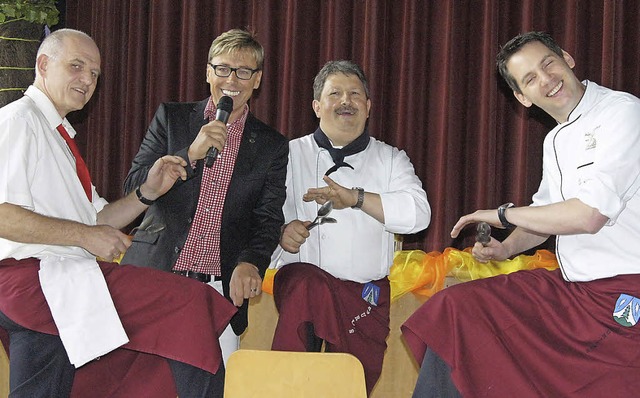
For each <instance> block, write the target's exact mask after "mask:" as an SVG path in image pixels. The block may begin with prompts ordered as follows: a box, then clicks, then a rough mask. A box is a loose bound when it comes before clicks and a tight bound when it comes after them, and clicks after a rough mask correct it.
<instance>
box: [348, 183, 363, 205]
mask: <svg viewBox="0 0 640 398" xmlns="http://www.w3.org/2000/svg"><path fill="white" fill-rule="evenodd" d="M351 189H357V190H358V201H357V202H356V204H355V205H353V206H351V208H352V209H361V208H362V204H363V203H364V189H363V188H360V187H353V188H351Z"/></svg>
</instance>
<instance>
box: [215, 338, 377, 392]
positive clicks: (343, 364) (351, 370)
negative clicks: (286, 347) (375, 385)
mask: <svg viewBox="0 0 640 398" xmlns="http://www.w3.org/2000/svg"><path fill="white" fill-rule="evenodd" d="M224 396H225V398H240V397H241V398H251V397H261V398H262V397H279V398H287V397H292V398H293V397H295V398H315V397H318V398H320V397H321V398H360V397H362V398H366V397H367V392H366V387H365V381H364V370H363V368H362V364H361V363H360V361H359V360H358V359H357V358H356V357H354V356H353V355H351V354H346V353H324V352H285V351H263V350H244V349H241V350H238V351H236V352H234V353H233V354H231V356H230V357H229V360H228V362H227V365H226V377H225V387H224Z"/></svg>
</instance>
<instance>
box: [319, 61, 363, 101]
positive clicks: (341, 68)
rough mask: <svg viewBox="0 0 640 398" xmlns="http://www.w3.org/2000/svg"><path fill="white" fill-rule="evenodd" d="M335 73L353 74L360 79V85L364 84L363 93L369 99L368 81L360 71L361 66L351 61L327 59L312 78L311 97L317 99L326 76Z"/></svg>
mask: <svg viewBox="0 0 640 398" xmlns="http://www.w3.org/2000/svg"><path fill="white" fill-rule="evenodd" d="M336 73H342V74H344V75H347V76H349V75H355V76H357V77H358V79H360V81H361V82H362V85H363V86H364V93H365V95H366V96H367V99H369V83H367V78H366V77H365V75H364V72H363V71H362V68H360V66H358V64H356V63H355V62H353V61H346V60H340V61H329V62H327V63H326V64H324V66H323V67H322V69H320V72H318V74H317V75H316V77H315V79H313V99H314V100H317V101H319V100H320V96H321V94H322V89H323V88H324V83H325V82H326V81H327V78H328V77H329V76H331V75H335V74H336Z"/></svg>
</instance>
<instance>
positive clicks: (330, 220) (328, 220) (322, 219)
mask: <svg viewBox="0 0 640 398" xmlns="http://www.w3.org/2000/svg"><path fill="white" fill-rule="evenodd" d="M337 222H338V220H336V219H335V218H333V217H320V219H318V221H315V220H314V221H313V222H312V223H311V224H309V225H308V226H307V230H311V228H313V227H315V226H318V225H322V224H327V223H328V224H335V223H337Z"/></svg>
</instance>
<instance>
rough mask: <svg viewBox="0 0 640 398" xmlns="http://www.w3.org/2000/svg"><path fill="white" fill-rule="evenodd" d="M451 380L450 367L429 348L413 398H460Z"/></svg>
mask: <svg viewBox="0 0 640 398" xmlns="http://www.w3.org/2000/svg"><path fill="white" fill-rule="evenodd" d="M460 397H462V395H460V393H459V392H458V390H457V389H456V387H455V385H454V384H453V381H452V380H451V370H450V369H449V365H447V363H446V362H445V361H443V360H442V358H440V357H439V356H438V354H436V353H435V352H433V351H431V349H430V348H427V352H426V353H425V354H424V360H423V361H422V366H421V367H420V373H419V374H418V380H417V382H416V388H415V389H414V390H413V398H460Z"/></svg>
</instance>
